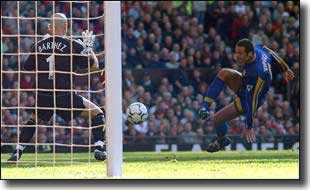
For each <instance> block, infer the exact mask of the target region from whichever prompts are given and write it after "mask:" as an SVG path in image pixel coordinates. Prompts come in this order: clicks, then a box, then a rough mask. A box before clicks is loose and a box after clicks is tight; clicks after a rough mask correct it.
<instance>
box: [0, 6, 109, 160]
mask: <svg viewBox="0 0 310 190" xmlns="http://www.w3.org/2000/svg"><path fill="white" fill-rule="evenodd" d="M1 9H2V10H1V67H2V68H1V81H2V82H1V97H2V100H1V150H2V153H3V152H4V153H5V152H8V153H9V152H11V151H12V150H13V149H15V146H17V145H19V144H20V142H19V135H20V131H21V128H23V127H29V126H27V125H25V123H26V122H27V121H28V120H29V119H30V118H31V113H32V110H37V109H38V108H40V109H46V110H49V109H50V110H53V111H54V113H55V112H56V110H69V111H72V109H69V108H57V107H56V106H54V108H48V107H39V106H38V105H37V102H36V97H37V96H38V95H37V90H42V91H47V92H54V94H55V90H57V91H71V92H72V91H74V92H76V93H77V94H79V95H82V96H83V97H85V98H86V99H88V100H90V101H91V102H93V103H95V104H96V105H98V106H99V107H100V108H102V109H103V105H104V87H103V86H102V83H101V82H100V79H99V75H100V73H101V72H102V71H103V65H104V63H103V61H104V34H103V31H104V30H103V26H104V14H103V10H104V9H103V2H91V1H57V2H55V1H44V2H40V1H2V2H1ZM54 13H63V14H65V15H66V17H67V19H68V32H67V37H69V38H72V39H78V38H82V36H81V34H82V31H85V30H87V29H88V30H91V31H93V32H94V34H95V36H96V40H95V43H94V47H93V50H94V52H95V55H96V56H97V58H98V61H99V65H100V70H97V71H92V72H91V71H90V70H88V72H85V73H83V72H80V73H79V72H78V73H76V72H73V68H72V60H73V59H72V58H71V59H70V60H71V71H69V72H62V71H57V72H58V73H63V74H70V82H71V86H72V88H71V89H55V80H54V89H38V88H36V87H38V80H35V79H36V77H37V76H38V73H40V72H39V71H25V70H23V69H22V68H23V64H24V62H25V61H26V59H27V57H28V56H30V55H31V54H33V53H31V50H30V49H31V46H32V44H33V43H37V42H38V41H40V40H42V39H43V38H44V37H45V36H46V34H47V25H48V23H50V21H51V16H52V15H53V14H54ZM71 47H72V42H71ZM34 54H35V57H36V59H35V60H36V64H38V56H37V54H38V53H37V52H36V53H34ZM40 54H42V53H40ZM54 54H55V55H57V56H61V55H58V54H56V53H55V52H54ZM70 56H74V54H73V53H72V48H71V54H70ZM36 68H38V67H36ZM54 72H55V70H54ZM54 74H55V73H54ZM34 81H35V82H34ZM71 97H72V93H71ZM55 98H56V96H54V102H56V101H55ZM72 105H73V98H71V106H72ZM72 107H73V106H72ZM75 109H76V108H75ZM86 109H87V111H88V115H89V117H88V119H84V118H81V117H77V118H75V119H74V117H73V112H71V120H70V121H69V122H66V121H64V120H63V119H62V118H61V117H60V116H58V115H56V114H54V115H53V117H52V118H51V119H50V121H48V122H43V121H39V120H37V123H36V131H35V134H34V136H33V138H32V140H31V141H30V142H29V143H23V145H27V150H28V151H29V152H34V153H35V154H34V158H33V159H28V160H27V159H26V160H24V161H23V159H22V160H21V161H19V162H18V163H19V164H20V163H23V162H32V163H35V165H37V164H38V163H40V162H42V163H49V164H50V163H53V164H55V163H56V162H57V163H59V162H71V164H72V163H74V162H80V161H83V162H85V161H88V162H91V161H92V160H93V159H92V155H91V152H92V149H93V146H94V145H93V143H94V142H92V141H93V139H92V137H91V129H92V127H91V117H90V113H91V109H90V108H86ZM77 110H79V109H77ZM83 110H85V109H83ZM34 113H35V118H37V111H35V112H34ZM95 127H100V126H95ZM80 151H84V152H85V151H86V152H88V153H89V154H88V157H87V158H84V159H80V158H79V157H75V156H74V154H75V153H76V152H80ZM40 152H52V153H53V157H52V158H50V159H46V158H44V159H40V156H39V154H38V153H40ZM60 152H61V153H70V156H68V155H67V156H66V158H65V159H63V158H62V159H58V158H57V157H58V155H60V154H58V153H60ZM75 158H77V159H76V160H75ZM1 162H6V157H5V154H1ZM17 166H18V164H17Z"/></svg>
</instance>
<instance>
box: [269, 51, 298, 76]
mask: <svg viewBox="0 0 310 190" xmlns="http://www.w3.org/2000/svg"><path fill="white" fill-rule="evenodd" d="M263 48H264V49H265V50H267V51H268V52H269V53H270V55H271V56H272V57H273V59H274V60H275V61H274V62H275V63H276V64H278V65H280V67H281V70H282V72H283V76H284V79H285V80H286V81H289V80H293V79H294V78H295V75H294V72H293V71H292V70H291V69H290V68H289V66H288V65H287V64H286V62H285V61H284V60H283V59H282V58H281V57H280V56H279V55H278V54H276V53H275V52H274V51H273V50H272V49H270V48H268V47H267V46H263Z"/></svg>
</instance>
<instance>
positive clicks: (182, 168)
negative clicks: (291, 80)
mask: <svg viewBox="0 0 310 190" xmlns="http://www.w3.org/2000/svg"><path fill="white" fill-rule="evenodd" d="M8 156H9V155H8V154H1V178H2V179H25V178H29V179H42V178H45V179H62V178H65V179H107V177H106V163H105V162H97V161H95V160H94V159H93V155H92V154H91V155H90V157H89V154H88V153H74V154H73V155H71V154H59V153H58V154H56V155H55V159H56V162H55V163H54V166H53V154H50V153H39V154H37V160H38V162H37V166H35V164H34V163H33V162H32V161H33V160H34V159H35V155H34V154H23V157H22V161H28V162H25V163H19V165H18V166H16V165H15V164H7V163H3V161H5V160H6V159H7V158H8ZM71 156H72V158H73V161H72V162H71ZM122 178H125V179H129V178H130V179H131V178H134V179H181V178H186V179H191V178H194V179H202V178H203V179H298V178H299V151H292V150H289V151H223V152H218V153H213V154H210V153H207V152H197V153H195V152H177V153H172V152H162V153H155V152H132V153H124V161H123V176H122Z"/></svg>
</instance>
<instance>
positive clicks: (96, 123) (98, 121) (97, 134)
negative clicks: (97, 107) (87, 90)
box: [91, 113, 105, 142]
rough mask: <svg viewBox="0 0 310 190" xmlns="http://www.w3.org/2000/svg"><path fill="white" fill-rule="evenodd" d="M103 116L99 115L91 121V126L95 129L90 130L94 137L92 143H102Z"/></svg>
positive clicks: (103, 134) (103, 132) (103, 135)
mask: <svg viewBox="0 0 310 190" xmlns="http://www.w3.org/2000/svg"><path fill="white" fill-rule="evenodd" d="M104 122H105V119H104V115H103V113H99V114H98V115H97V116H96V117H94V118H93V119H92V123H91V126H92V127H96V128H92V133H93V137H94V141H95V142H97V141H102V142H104V137H105V129H104Z"/></svg>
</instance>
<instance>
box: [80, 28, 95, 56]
mask: <svg viewBox="0 0 310 190" xmlns="http://www.w3.org/2000/svg"><path fill="white" fill-rule="evenodd" d="M82 38H83V42H82V41H81V40H80V39H79V41H80V43H81V45H82V46H83V48H84V50H83V51H82V52H81V53H82V54H90V53H91V51H92V47H93V45H94V42H95V35H93V31H88V30H86V31H84V32H82Z"/></svg>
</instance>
